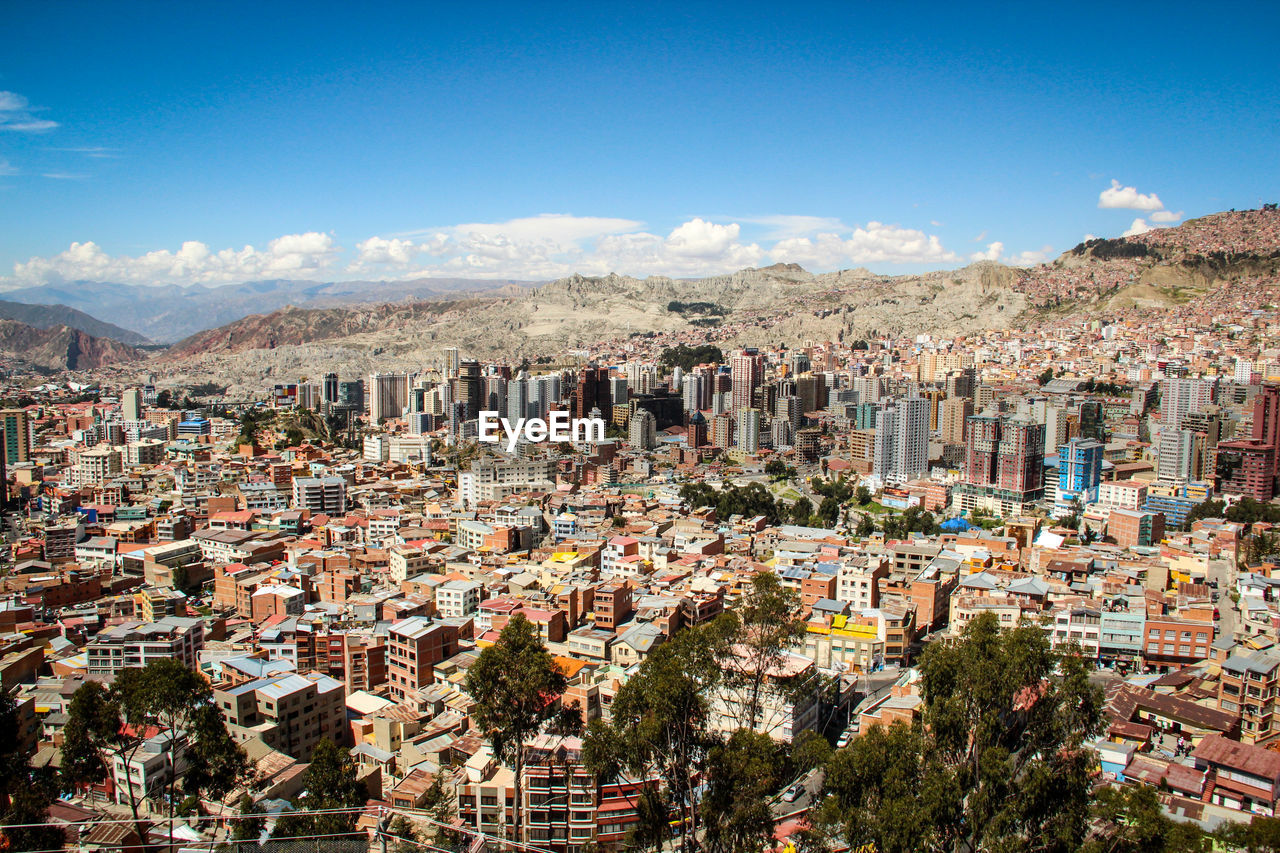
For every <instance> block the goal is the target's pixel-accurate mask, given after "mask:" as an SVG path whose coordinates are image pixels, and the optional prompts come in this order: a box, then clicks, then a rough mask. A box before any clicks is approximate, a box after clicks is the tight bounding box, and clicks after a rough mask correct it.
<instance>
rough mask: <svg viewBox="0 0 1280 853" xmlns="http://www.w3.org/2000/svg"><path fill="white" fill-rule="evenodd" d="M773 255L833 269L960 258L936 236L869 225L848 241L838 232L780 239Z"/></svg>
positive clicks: (897, 227)
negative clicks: (843, 266) (847, 266)
mask: <svg viewBox="0 0 1280 853" xmlns="http://www.w3.org/2000/svg"><path fill="white" fill-rule="evenodd" d="M770 255H771V256H772V257H773V259H774V260H776V261H782V262H786V263H797V264H800V265H801V266H810V267H816V268H825V269H832V268H835V267H838V266H842V265H846V264H875V263H891V264H911V263H915V264H935V263H950V262H954V261H957V260H959V259H960V256H959V255H957V254H956V253H955V252H952V251H949V250H947V249H945V248H943V246H942V242H941V241H940V240H939V239H938V238H937V237H936V236H933V235H930V234H926V233H924V232H923V231H917V230H915V229H914V228H902V227H900V226H898V225H885V224H883V223H880V222H868V223H867V224H866V225H865V226H859V227H857V228H855V229H853V233H852V234H850V235H849V236H848V237H847V238H846V237H842V236H841V235H840V234H837V233H824V234H818V235H817V236H815V237H813V238H812V239H811V238H809V237H795V238H792V239H789V240H780V241H779V242H778V243H777V244H775V245H774V247H773V249H772V251H771V252H770Z"/></svg>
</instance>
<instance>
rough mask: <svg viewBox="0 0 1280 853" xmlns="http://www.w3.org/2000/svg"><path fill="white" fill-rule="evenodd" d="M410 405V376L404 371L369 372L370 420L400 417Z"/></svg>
mask: <svg viewBox="0 0 1280 853" xmlns="http://www.w3.org/2000/svg"><path fill="white" fill-rule="evenodd" d="M408 407H409V377H408V376H407V375H406V374H404V373H371V374H369V421H370V422H371V423H373V424H377V423H379V422H380V421H382V420H384V419H386V418H398V417H400V416H401V415H403V414H404V413H405V411H406V410H407V409H408Z"/></svg>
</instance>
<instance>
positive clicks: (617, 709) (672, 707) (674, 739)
mask: <svg viewBox="0 0 1280 853" xmlns="http://www.w3.org/2000/svg"><path fill="white" fill-rule="evenodd" d="M722 626H723V623H718V622H711V623H706V624H703V625H699V626H696V627H693V628H686V629H684V630H682V631H680V632H679V633H677V634H676V636H675V637H673V638H671V639H670V640H668V641H667V642H665V643H663V644H662V645H660V646H658V648H656V649H655V650H654V651H653V652H652V653H651V654H650V655H649V657H648V658H646V659H645V661H644V663H642V664H641V665H640V668H639V670H638V671H637V672H636V674H635V675H633V676H632V677H631V678H630V679H628V680H627V682H626V683H625V684H623V685H622V687H621V688H620V689H619V690H618V695H617V696H616V697H615V698H614V701H613V708H612V714H611V716H612V721H611V722H605V721H603V720H600V719H596V720H592V721H591V723H590V725H589V726H588V727H587V736H586V739H585V743H584V745H583V759H584V761H585V763H586V764H587V766H588V767H589V768H591V770H592V772H593V773H595V775H596V776H597V778H598V779H600V780H602V781H614V780H616V779H618V778H619V777H620V776H621V775H623V773H624V772H626V773H630V774H631V775H632V776H633V777H635V778H640V779H651V778H657V779H659V780H661V782H662V787H661V788H660V789H646V790H645V792H644V793H643V794H642V795H641V796H640V797H639V798H638V802H637V804H636V808H637V813H638V815H639V816H640V825H639V826H638V827H637V828H636V831H635V833H634V834H633V838H632V841H633V843H635V844H636V845H637V846H639V847H642V848H643V847H649V846H652V847H655V848H657V847H658V846H660V845H661V844H662V843H663V842H664V841H665V839H666V838H667V837H668V836H669V833H668V831H667V825H668V823H669V822H670V821H671V820H672V819H673V816H674V818H675V819H678V820H679V822H680V825H681V826H682V828H683V831H682V833H681V840H680V847H681V849H682V850H685V851H688V849H689V847H690V843H691V839H692V838H693V837H694V836H695V835H696V833H697V827H698V822H699V821H698V818H699V814H700V811H701V810H700V808H699V780H700V779H702V778H704V777H705V773H706V769H707V758H708V754H709V752H710V750H711V748H712V747H714V746H715V745H716V743H717V739H716V738H715V737H714V736H713V735H712V734H711V733H710V731H709V725H710V708H709V704H708V701H707V698H706V694H707V692H708V691H709V690H710V689H711V688H712V687H713V686H714V685H715V683H716V682H717V681H718V680H719V678H720V677H721V669H720V664H719V661H718V659H717V655H716V649H717V648H718V647H719V646H720V645H721V644H722V643H723V641H724V637H723V634H722V633H721V630H720V629H721V628H722Z"/></svg>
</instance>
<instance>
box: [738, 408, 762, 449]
mask: <svg viewBox="0 0 1280 853" xmlns="http://www.w3.org/2000/svg"><path fill="white" fill-rule="evenodd" d="M738 449H739V450H741V451H742V452H743V453H756V452H758V451H759V450H760V410H759V409H743V410H742V411H740V412H738Z"/></svg>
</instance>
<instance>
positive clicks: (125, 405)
mask: <svg viewBox="0 0 1280 853" xmlns="http://www.w3.org/2000/svg"><path fill="white" fill-rule="evenodd" d="M120 414H121V417H123V418H124V419H125V420H126V421H140V420H142V389H141V388H128V389H126V390H125V392H124V396H123V398H122V399H121V402H120Z"/></svg>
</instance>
